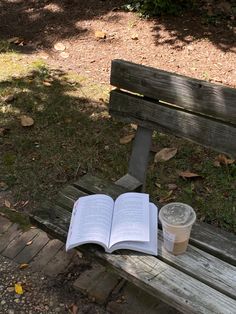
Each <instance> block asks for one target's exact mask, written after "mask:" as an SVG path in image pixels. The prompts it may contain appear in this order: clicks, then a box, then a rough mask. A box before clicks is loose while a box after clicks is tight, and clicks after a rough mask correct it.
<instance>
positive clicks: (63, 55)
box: [60, 51, 70, 59]
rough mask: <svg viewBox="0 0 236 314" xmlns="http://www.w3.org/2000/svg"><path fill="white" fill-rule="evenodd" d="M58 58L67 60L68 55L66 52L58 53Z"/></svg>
mask: <svg viewBox="0 0 236 314" xmlns="http://www.w3.org/2000/svg"><path fill="white" fill-rule="evenodd" d="M60 56H61V57H62V58H64V59H67V58H69V56H70V55H69V53H68V52H65V51H62V52H61V53H60Z"/></svg>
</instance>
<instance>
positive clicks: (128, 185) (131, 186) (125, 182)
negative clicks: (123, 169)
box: [115, 173, 142, 191]
mask: <svg viewBox="0 0 236 314" xmlns="http://www.w3.org/2000/svg"><path fill="white" fill-rule="evenodd" d="M115 183H116V184H117V185H120V186H122V187H123V188H125V189H126V190H128V191H139V190H140V189H141V188H142V183H141V182H140V181H139V180H138V179H136V178H135V177H133V176H132V175H131V174H129V173H127V174H125V175H124V176H123V177H121V178H120V179H119V180H117V181H116V182H115Z"/></svg>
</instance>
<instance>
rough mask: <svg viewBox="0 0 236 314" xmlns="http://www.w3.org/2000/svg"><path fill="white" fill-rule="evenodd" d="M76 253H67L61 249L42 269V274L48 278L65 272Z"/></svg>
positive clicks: (63, 248)
mask: <svg viewBox="0 0 236 314" xmlns="http://www.w3.org/2000/svg"><path fill="white" fill-rule="evenodd" d="M75 253H76V251H75V250H72V251H70V252H68V253H66V251H65V247H62V248H61V249H60V250H59V251H58V252H57V254H56V255H55V256H54V258H53V259H52V260H50V261H49V262H48V264H47V265H46V266H45V267H44V272H45V273H46V274H47V275H49V276H53V277H54V276H55V275H58V274H60V273H63V272H65V271H66V269H67V267H68V266H69V265H70V263H71V260H72V259H73V257H74V255H75Z"/></svg>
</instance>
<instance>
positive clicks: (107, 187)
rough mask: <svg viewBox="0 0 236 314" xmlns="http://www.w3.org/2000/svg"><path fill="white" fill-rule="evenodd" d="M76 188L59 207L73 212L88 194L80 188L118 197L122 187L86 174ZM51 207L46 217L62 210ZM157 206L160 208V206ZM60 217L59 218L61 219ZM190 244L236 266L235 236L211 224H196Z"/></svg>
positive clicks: (44, 210) (62, 199) (45, 211)
mask: <svg viewBox="0 0 236 314" xmlns="http://www.w3.org/2000/svg"><path fill="white" fill-rule="evenodd" d="M76 186H77V187H78V190H77V191H76V192H75V194H74V196H73V195H72V194H70V199H69V200H68V198H67V197H65V201H64V198H63V197H64V196H63V195H61V201H60V202H59V203H60V204H58V205H60V206H62V207H63V208H66V209H67V210H70V211H71V209H72V207H73V204H74V202H75V201H76V200H77V199H78V197H79V196H83V195H84V194H86V193H85V192H84V193H83V192H81V191H79V187H81V188H82V189H83V190H86V191H88V193H89V190H90V191H91V192H90V193H89V194H94V193H106V194H108V195H110V194H109V193H110V192H111V191H113V192H112V195H113V197H117V196H118V195H120V194H121V190H120V187H119V186H118V187H117V185H116V184H113V183H109V181H106V180H105V181H104V180H103V179H100V178H98V177H95V176H92V175H90V174H86V175H85V176H83V177H81V178H80V180H79V181H78V182H76ZM69 190H70V187H68V189H66V190H64V191H69ZM125 192H127V190H126V189H125V188H122V193H125ZM79 193H81V194H79ZM152 201H153V200H152ZM65 203H66V206H65ZM154 203H155V202H154ZM50 206H51V205H47V206H45V208H42V210H43V212H44V213H46V215H47V211H49V213H51V215H54V211H53V210H52V208H53V209H54V208H55V209H57V211H60V210H61V207H60V206H57V205H53V206H51V207H50ZM157 206H158V207H159V208H160V206H159V205H158V204H157ZM63 213H64V211H63V210H62V212H61V213H60V215H63ZM40 215H41V217H42V215H43V214H42V213H41V214H40ZM60 215H59V217H61V216H60ZM64 218H65V220H66V219H67V218H66V216H65V217H64ZM190 242H191V243H192V244H193V245H195V246H197V247H199V248H201V249H203V250H204V251H206V252H209V253H211V254H212V255H214V256H216V257H219V258H221V259H222V260H224V261H226V262H228V263H230V264H232V265H234V266H236V245H235V243H236V236H235V235H234V234H232V233H229V232H225V231H223V230H221V229H219V228H216V227H213V226H211V225H209V224H205V223H199V222H196V223H195V224H194V225H193V229H192V233H191V238H190Z"/></svg>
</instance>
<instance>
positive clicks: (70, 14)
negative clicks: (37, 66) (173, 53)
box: [0, 0, 236, 53]
mask: <svg viewBox="0 0 236 314" xmlns="http://www.w3.org/2000/svg"><path fill="white" fill-rule="evenodd" d="M127 2H128V1H127V0H109V1H104V0H99V1H94V0H87V1H84V0H77V1H76V0H72V1H69V0H54V1H52V0H41V1H37V0H28V1H24V0H18V1H10V0H2V1H1V3H0V39H2V40H6V39H9V38H12V37H21V38H23V39H24V41H25V43H26V45H25V46H24V47H19V46H18V47H16V48H17V49H19V50H21V51H23V52H28V53H32V52H34V51H35V50H37V49H40V48H51V47H52V46H53V44H54V43H55V42H56V41H59V40H63V39H72V38H74V39H78V38H80V37H82V36H88V35H89V34H90V32H91V29H90V27H89V25H87V24H86V23H83V24H82V25H81V22H83V21H88V24H89V21H90V20H95V19H102V17H103V16H104V15H105V14H107V13H108V12H111V11H112V10H114V8H119V7H121V6H122V5H123V4H125V3H127ZM204 14H205V13H204V12H203V11H200V10H195V11H194V12H189V11H188V12H185V13H183V14H182V15H180V16H178V17H173V16H168V17H161V18H156V19H153V20H152V22H153V23H154V27H153V33H154V38H155V40H156V44H157V45H161V44H162V45H165V44H166V45H169V46H171V47H172V48H174V49H182V46H184V45H187V44H190V43H191V42H194V41H198V40H201V39H207V40H209V41H210V42H212V43H213V44H214V45H215V46H216V47H217V48H219V49H221V50H222V51H225V52H226V51H234V52H235V49H236V32H235V26H236V25H235V24H236V19H234V20H233V19H230V16H227V15H226V16H225V19H219V21H220V22H219V21H218V19H216V21H214V22H216V23H214V25H212V24H209V23H208V20H207V18H206V16H205V15H204ZM119 18H120V17H119V15H117V16H112V17H110V19H109V18H108V19H107V22H108V23H109V22H113V23H114V20H116V19H118V20H119ZM214 18H215V17H213V18H211V19H213V20H214ZM218 22H219V24H217V23H218ZM163 31H168V33H169V34H168V36H167V38H166V36H163V34H162V32H163Z"/></svg>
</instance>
